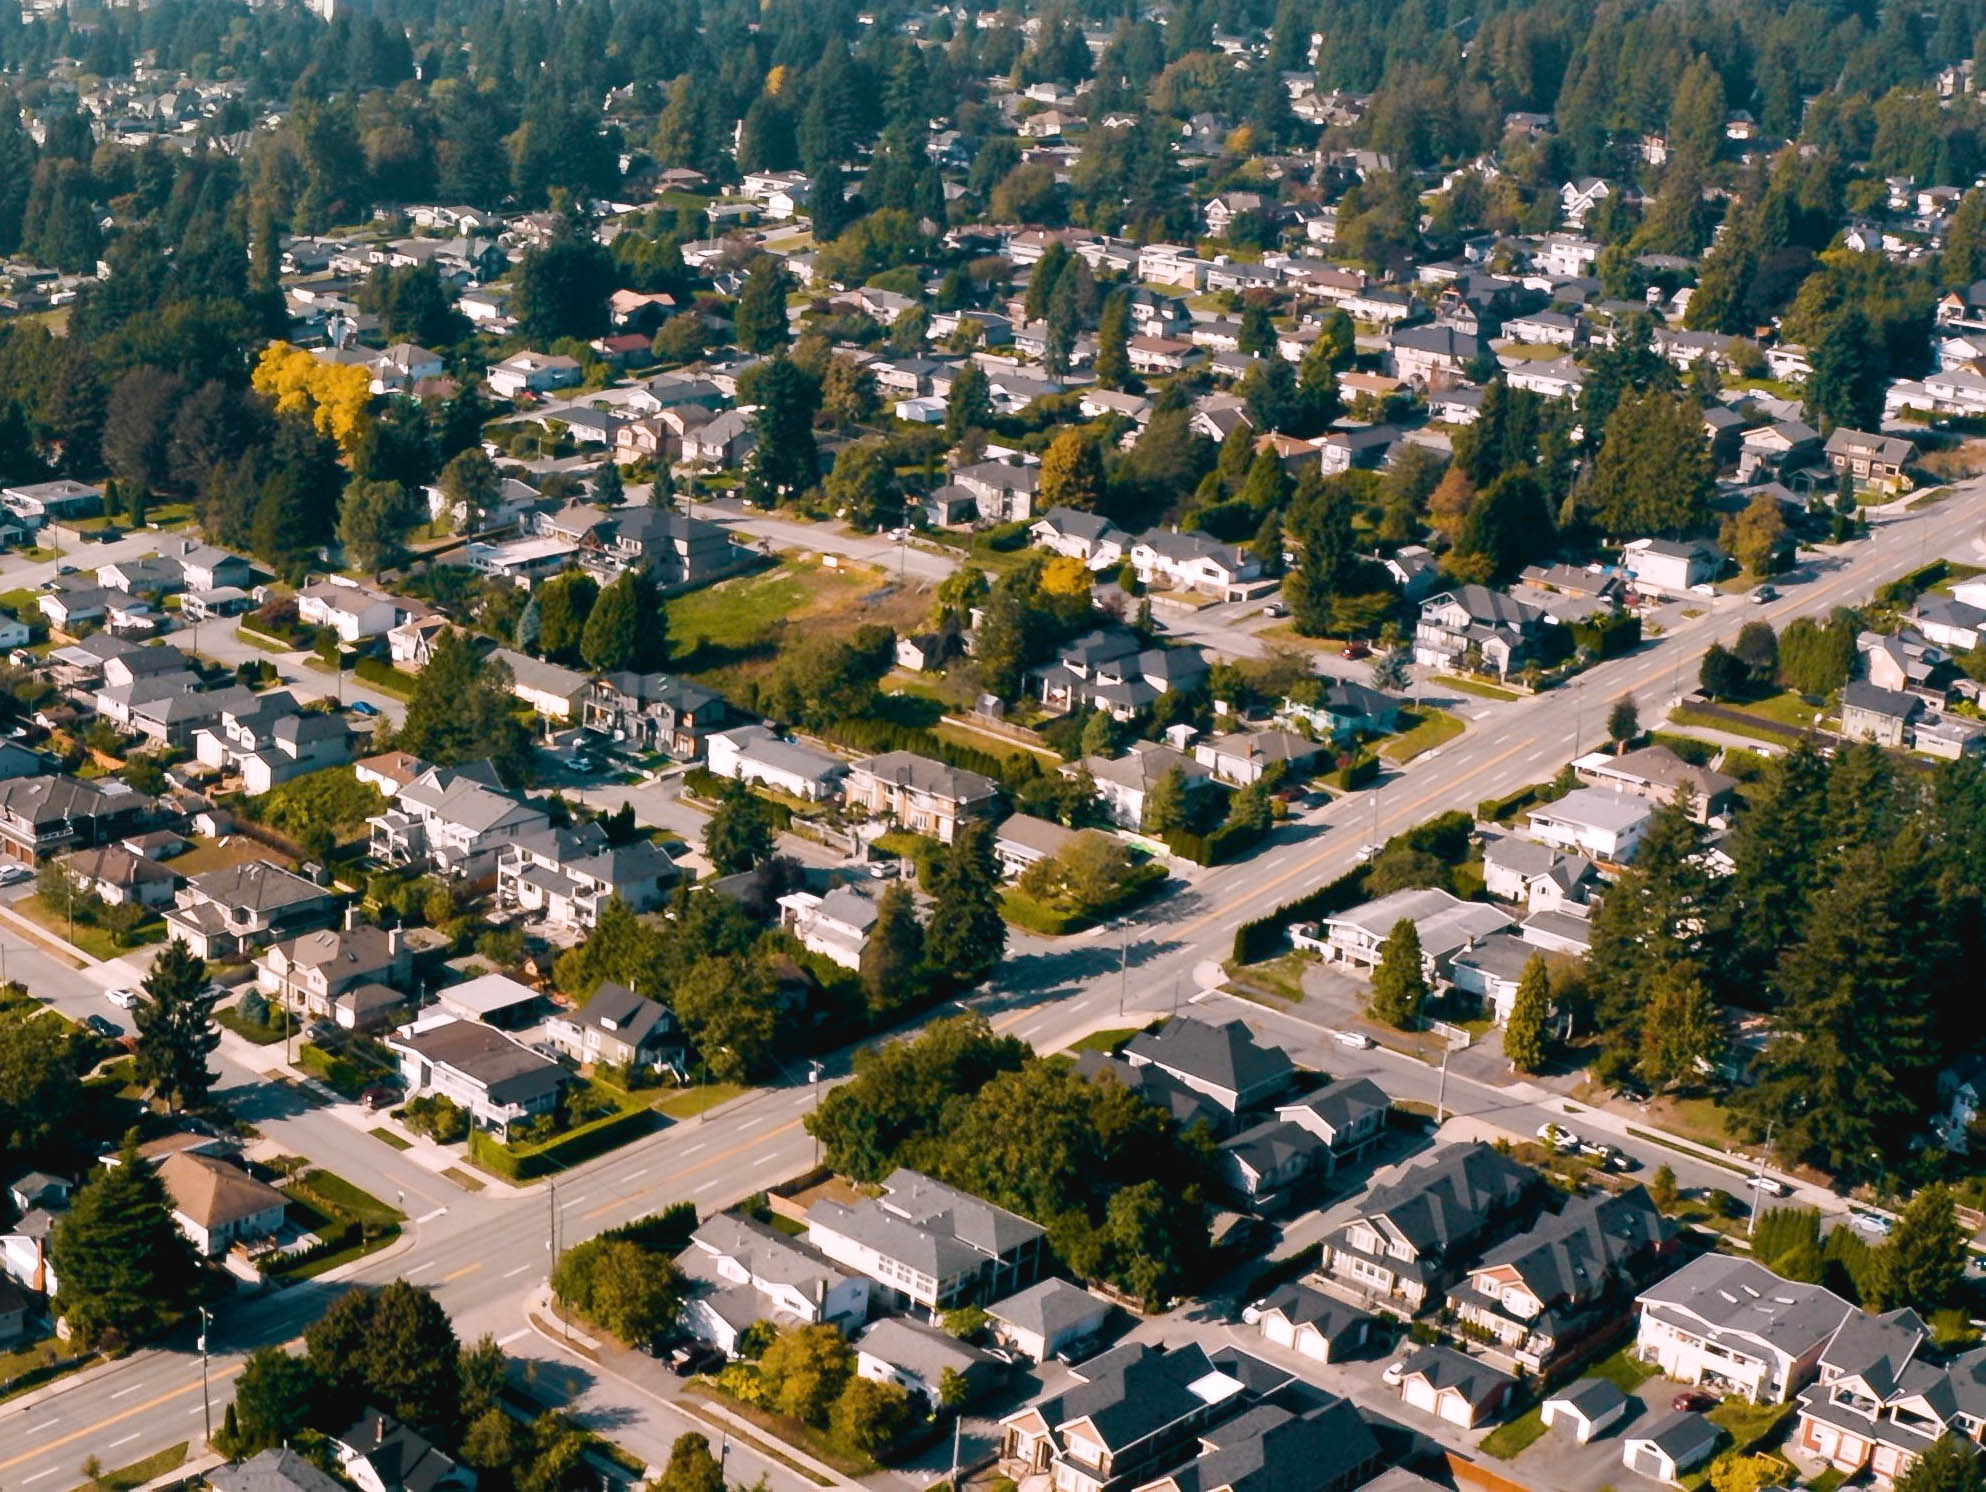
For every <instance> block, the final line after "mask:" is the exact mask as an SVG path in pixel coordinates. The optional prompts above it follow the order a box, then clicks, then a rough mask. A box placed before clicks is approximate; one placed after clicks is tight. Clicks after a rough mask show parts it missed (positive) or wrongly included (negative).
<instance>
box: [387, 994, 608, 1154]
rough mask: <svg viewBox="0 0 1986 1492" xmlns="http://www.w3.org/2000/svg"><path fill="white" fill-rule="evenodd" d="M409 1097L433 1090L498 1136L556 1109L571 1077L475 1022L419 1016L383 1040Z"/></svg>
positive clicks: (561, 1069)
mask: <svg viewBox="0 0 1986 1492" xmlns="http://www.w3.org/2000/svg"><path fill="white" fill-rule="evenodd" d="M385 1040H386V1045H387V1048H388V1049H389V1050H390V1051H392V1052H393V1054H394V1055H395V1056H397V1057H398V1058H399V1059H400V1074H401V1076H402V1077H403V1078H405V1079H406V1083H407V1091H408V1093H410V1094H418V1093H426V1092H434V1093H439V1094H441V1095H442V1096H443V1097H445V1098H447V1099H449V1100H450V1101H451V1102H453V1103H456V1104H459V1105H460V1106H461V1107H463V1108H465V1109H467V1110H468V1111H469V1118H470V1120H471V1122H472V1123H474V1124H475V1125H476V1127H477V1128H478V1129H486V1130H489V1131H490V1132H491V1133H493V1134H495V1135H497V1136H499V1137H502V1136H506V1135H508V1134H509V1133H510V1128H511V1126H512V1125H514V1124H520V1123H522V1122H523V1121H524V1120H526V1119H529V1118H531V1117H532V1116H534V1115H537V1114H547V1113H550V1112H551V1111H552V1110H553V1109H554V1108H556V1107H557V1106H558V1101H559V1094H560V1093H562V1092H563V1091H564V1090H565V1086H566V1084H567V1083H568V1082H570V1081H571V1077H572V1075H571V1074H570V1073H568V1072H567V1071H566V1070H565V1068H563V1067H561V1066H560V1065H559V1064H558V1063H556V1062H554V1061H552V1060H550V1059H549V1058H546V1057H541V1056H539V1055H538V1054H537V1053H536V1052H534V1051H532V1050H531V1049H530V1048H529V1047H526V1046H524V1045H523V1044H522V1043H520V1042H516V1041H512V1040H511V1039H510V1038H509V1037H508V1036H506V1035H504V1034H503V1032H501V1031H499V1030H497V1029H496V1028H495V1027H493V1026H486V1025H484V1024H483V1023H482V1022H481V1021H464V1020H457V1019H455V1017H453V1016H448V1015H441V1016H433V1015H430V1016H425V1017H423V1018H422V1019H421V1020H419V1021H416V1022H415V1023H414V1024H413V1025H411V1026H403V1027H402V1028H401V1029H400V1030H399V1031H397V1032H395V1033H394V1034H392V1035H390V1036H388V1037H386V1038H385Z"/></svg>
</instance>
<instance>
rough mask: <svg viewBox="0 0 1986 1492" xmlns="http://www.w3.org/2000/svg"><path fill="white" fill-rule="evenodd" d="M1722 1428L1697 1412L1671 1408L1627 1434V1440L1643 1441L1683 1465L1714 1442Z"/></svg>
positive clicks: (1631, 1442) (1707, 1449)
mask: <svg viewBox="0 0 1986 1492" xmlns="http://www.w3.org/2000/svg"><path fill="white" fill-rule="evenodd" d="M1720 1433H1721V1432H1720V1431H1719V1430H1718V1428H1717V1426H1716V1425H1714V1424H1712V1423H1711V1422H1710V1421H1709V1420H1707V1419H1705V1418H1704V1417H1703V1416H1702V1415H1700V1414H1694V1413H1691V1412H1690V1411H1689V1410H1686V1409H1672V1410H1670V1411H1669V1412H1668V1413H1667V1414H1665V1415H1663V1416H1662V1417H1661V1418H1660V1419H1658V1420H1656V1421H1655V1422H1654V1423H1653V1424H1651V1425H1647V1426H1644V1427H1643V1428H1642V1429H1641V1430H1639V1431H1637V1432H1636V1433H1635V1434H1633V1435H1630V1436H1628V1437H1627V1439H1628V1443H1629V1444H1631V1445H1632V1444H1637V1443H1641V1442H1646V1443H1647V1444H1649V1445H1652V1446H1654V1447H1656V1448H1657V1449H1658V1450H1660V1451H1661V1452H1662V1453H1663V1454H1664V1455H1666V1456H1668V1458H1669V1459H1670V1460H1671V1461H1673V1462H1675V1463H1676V1466H1677V1468H1678V1469H1679V1470H1681V1469H1686V1468H1687V1467H1689V1466H1690V1465H1692V1464H1693V1463H1694V1462H1695V1461H1696V1460H1698V1459H1699V1458H1700V1457H1701V1456H1703V1455H1704V1454H1705V1453H1706V1452H1708V1451H1709V1450H1710V1449H1711V1448H1712V1447H1714V1446H1715V1445H1716V1444H1717V1437H1718V1435H1719V1434H1720Z"/></svg>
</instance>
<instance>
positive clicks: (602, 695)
mask: <svg viewBox="0 0 1986 1492" xmlns="http://www.w3.org/2000/svg"><path fill="white" fill-rule="evenodd" d="M730 723H731V708H730V706H729V705H728V704H727V703H726V702H725V700H724V697H723V696H722V695H720V694H716V693H714V692H712V691H711V690H709V689H705V688H704V687H703V686H702V685H700V684H692V683H691V682H690V681H689V680H688V679H682V678H678V677H676V676H675V675H674V674H666V673H632V672H623V673H609V674H602V675H601V676H600V677H599V678H597V679H595V680H594V681H593V683H592V685H591V687H590V688H589V689H588V690H587V693H586V728H587V729H588V730H591V731H596V732H598V733H599V734H601V735H603V736H609V737H611V738H612V739H614V740H615V741H620V742H626V743H628V744H629V745H631V746H633V747H634V748H635V749H636V750H637V751H661V752H666V753H668V754H669V755H670V756H673V757H676V758H677V759H678V760H681V761H695V760H696V759H697V758H698V757H700V756H702V755H703V749H704V740H705V738H706V737H707V736H709V735H710V733H711V732H712V731H716V730H722V729H724V728H725V727H726V726H727V725H729V724H730Z"/></svg>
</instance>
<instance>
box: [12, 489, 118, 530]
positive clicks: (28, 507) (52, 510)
mask: <svg viewBox="0 0 1986 1492" xmlns="http://www.w3.org/2000/svg"><path fill="white" fill-rule="evenodd" d="M0 508H5V509H6V510H7V511H8V512H9V513H11V514H13V515H14V517H16V518H18V519H20V520H21V521H22V522H23V523H24V524H25V525H26V526H27V527H29V528H31V529H38V528H40V527H41V526H42V525H43V524H45V523H48V522H50V521H59V520H61V519H64V518H90V517H94V516H95V515H96V514H98V513H101V512H102V511H103V489H102V488H101V487H92V486H90V485H89V484H88V483H87V482H78V481H74V480H72V479H70V478H68V477H58V478H56V480H54V481H52V482H30V483H27V484H25V485H23V486H16V487H0Z"/></svg>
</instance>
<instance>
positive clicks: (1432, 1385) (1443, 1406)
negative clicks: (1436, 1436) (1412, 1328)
mask: <svg viewBox="0 0 1986 1492" xmlns="http://www.w3.org/2000/svg"><path fill="white" fill-rule="evenodd" d="M1516 1383H1517V1380H1516V1379H1515V1378H1513V1377H1511V1376H1510V1374H1508V1373H1506V1372H1504V1371H1503V1370H1502V1369H1500V1368H1495V1367H1492V1366H1491V1365H1490V1364H1488V1363H1486V1362H1483V1361H1482V1360H1481V1359H1479V1358H1474V1357H1470V1356H1469V1355H1468V1354H1467V1353H1466V1352H1457V1351H1456V1350H1455V1349H1454V1348H1452V1347H1423V1348H1421V1349H1420V1350H1419V1351H1418V1352H1416V1353H1414V1354H1413V1356H1411V1357H1409V1358H1407V1359H1406V1360H1405V1361H1404V1362H1403V1363H1401V1365H1400V1398H1401V1401H1402V1402H1403V1403H1404V1404H1406V1406H1407V1407H1408V1408H1409V1409H1418V1410H1420V1411H1421V1412H1422V1413H1424V1414H1431V1415H1433V1416H1434V1417H1435V1418H1437V1419H1440V1420H1445V1421H1447V1423H1449V1424H1451V1425H1459V1426H1460V1427H1462V1428H1463V1429H1465V1430H1466V1429H1472V1428H1474V1427H1475V1426H1477V1425H1480V1424H1483V1423H1485V1422H1487V1421H1489V1420H1491V1419H1493V1418H1495V1416H1496V1414H1497V1412H1498V1411H1499V1410H1501V1409H1502V1408H1503V1405H1504V1401H1505V1400H1506V1399H1507V1398H1508V1397H1509V1396H1510V1391H1511V1389H1512V1388H1513V1387H1515V1386H1516Z"/></svg>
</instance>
